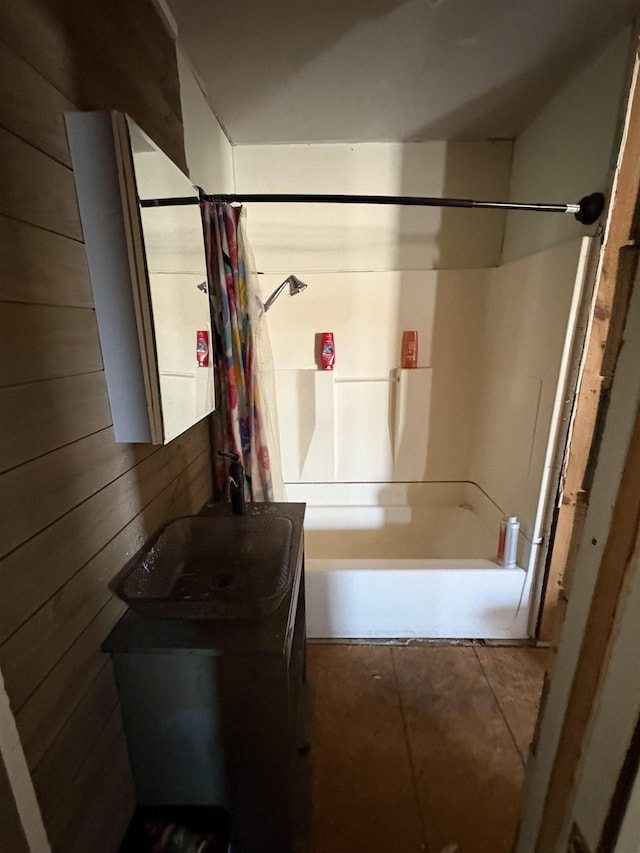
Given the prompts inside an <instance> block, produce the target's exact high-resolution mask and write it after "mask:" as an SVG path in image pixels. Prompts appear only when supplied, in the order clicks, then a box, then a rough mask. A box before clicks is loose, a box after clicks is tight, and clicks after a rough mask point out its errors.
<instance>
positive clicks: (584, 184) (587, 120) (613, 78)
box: [502, 29, 631, 262]
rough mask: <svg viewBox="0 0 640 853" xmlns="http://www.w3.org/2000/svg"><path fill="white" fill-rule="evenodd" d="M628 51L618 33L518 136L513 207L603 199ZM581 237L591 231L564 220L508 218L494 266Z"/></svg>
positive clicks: (627, 39) (626, 38)
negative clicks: (589, 197)
mask: <svg viewBox="0 0 640 853" xmlns="http://www.w3.org/2000/svg"><path fill="white" fill-rule="evenodd" d="M630 46H631V32H630V30H629V29H626V30H624V31H623V32H622V33H620V35H618V36H617V37H616V38H615V39H614V40H613V41H612V42H611V43H610V44H609V45H608V46H607V48H606V49H605V50H604V51H603V52H602V53H601V54H600V55H599V56H598V57H597V58H596V59H594V60H593V61H592V62H590V63H589V64H588V65H587V66H586V67H585V68H584V69H583V70H582V71H581V72H580V73H579V74H577V75H576V76H575V77H573V78H572V79H571V80H570V81H569V83H567V84H566V85H565V86H564V87H563V88H562V89H560V90H559V91H558V92H557V94H556V95H555V97H554V98H553V99H552V100H551V101H550V102H549V103H548V104H547V106H546V107H545V109H544V110H543V111H542V112H541V113H540V115H539V116H538V118H537V119H536V120H535V121H534V122H532V124H531V125H529V127H528V128H527V129H526V130H525V131H524V133H522V134H521V135H520V136H519V137H518V139H517V140H516V143H515V147H514V152H513V169H512V178H511V189H510V198H511V199H512V200H513V201H548V202H561V203H566V202H577V201H579V199H580V198H582V197H583V196H585V195H588V194H590V193H592V192H596V191H600V192H605V193H606V192H607V189H608V177H609V173H610V171H611V170H612V169H613V166H614V164H615V154H616V152H615V151H614V150H613V149H614V143H616V142H619V139H618V132H619V112H620V105H621V98H622V93H623V84H624V82H625V79H626V69H627V66H628V62H629V57H630ZM588 233H595V226H591V227H590V228H587V227H584V226H581V225H580V223H578V222H577V221H576V220H575V218H574V217H573V216H572V215H568V214H560V213H558V214H540V213H521V212H510V213H508V214H507V221H506V229H505V239H504V249H503V254H502V260H503V262H509V261H513V260H516V259H518V258H523V257H525V256H526V255H530V254H532V253H534V252H538V251H540V250H542V249H546V248H550V247H551V246H557V245H560V244H561V243H565V242H567V241H568V240H571V239H574V238H575V237H578V236H580V235H582V234H588Z"/></svg>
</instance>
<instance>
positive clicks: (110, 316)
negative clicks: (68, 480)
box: [65, 112, 214, 444]
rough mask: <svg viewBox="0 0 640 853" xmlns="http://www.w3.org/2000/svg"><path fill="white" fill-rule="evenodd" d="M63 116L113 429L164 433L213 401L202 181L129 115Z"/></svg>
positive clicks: (123, 433)
mask: <svg viewBox="0 0 640 853" xmlns="http://www.w3.org/2000/svg"><path fill="white" fill-rule="evenodd" d="M65 118H66V122H67V132H68V135H69V144H70V150H71V156H72V162H73V169H74V177H75V180H76V188H77V193H78V204H79V208H80V216H81V220H82V226H83V231H84V236H85V246H86V250H87V258H88V261H89V270H90V273H91V283H92V287H93V292H94V299H95V305H96V316H97V320H98V329H99V332H100V343H101V347H102V353H103V359H104V364H105V372H106V375H107V386H108V390H109V400H110V403H111V411H112V414H113V421H114V430H115V434H116V440H117V441H127V442H130V441H133V442H151V443H153V444H162V443H167V442H168V441H171V439H173V438H175V437H176V436H178V435H180V434H181V433H182V432H184V431H185V430H187V429H188V428H189V427H191V426H192V425H193V424H195V423H197V421H199V420H201V419H202V418H203V417H205V416H206V415H208V414H209V413H210V412H211V411H213V408H214V390H213V387H214V386H213V360H212V354H211V352H210V346H211V320H210V309H209V298H208V293H207V287H206V281H207V274H206V262H205V253H204V239H203V233H202V222H201V218H200V208H199V205H198V203H197V201H198V193H197V191H196V190H195V188H194V187H193V185H192V184H191V182H190V181H189V179H188V178H187V177H186V175H184V174H183V173H182V172H181V171H180V169H179V168H178V167H177V166H176V165H175V164H174V163H173V162H172V161H171V160H170V159H169V158H168V157H167V156H166V155H165V154H164V153H163V152H162V151H161V149H160V148H159V147H158V146H157V145H155V143H154V142H153V141H152V140H151V139H149V137H148V136H146V134H144V133H143V132H142V130H141V129H140V128H139V127H138V126H137V125H136V124H135V122H133V121H132V120H131V119H130V118H129V117H128V116H125V115H124V114H122V113H115V112H112V113H104V112H98V113H69V114H67V115H66V116H65ZM174 197H178V198H193V199H194V203H193V204H189V205H175V206H170V207H141V206H140V199H159V198H174Z"/></svg>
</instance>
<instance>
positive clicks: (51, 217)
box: [0, 128, 82, 240]
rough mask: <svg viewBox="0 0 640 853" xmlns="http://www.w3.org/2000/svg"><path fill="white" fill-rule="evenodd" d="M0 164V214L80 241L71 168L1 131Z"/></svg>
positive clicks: (78, 217)
mask: <svg viewBox="0 0 640 853" xmlns="http://www.w3.org/2000/svg"><path fill="white" fill-rule="evenodd" d="M0 162H2V163H4V164H5V168H3V169H2V171H1V172H0V214H2V215H3V216H10V217H11V218H13V219H19V220H20V221H21V222H29V223H30V224H31V225H37V226H38V228H45V229H46V230H47V231H53V232H54V233H55V234H63V235H65V236H66V237H71V238H72V239H73V240H82V227H81V225H80V214H79V213H78V202H77V200H76V188H75V184H74V182H73V172H72V171H71V169H68V168H67V167H66V166H63V165H62V164H60V163H58V162H57V161H56V160H52V159H51V157H48V156H47V155H46V154H43V153H42V152H41V151H38V149H37V148H33V147H32V146H31V145H29V144H28V143H27V142H24V141H23V140H22V139H19V138H18V137H17V136H14V135H13V134H12V133H8V132H7V131H6V130H3V129H2V128H0ZM7 167H8V168H7Z"/></svg>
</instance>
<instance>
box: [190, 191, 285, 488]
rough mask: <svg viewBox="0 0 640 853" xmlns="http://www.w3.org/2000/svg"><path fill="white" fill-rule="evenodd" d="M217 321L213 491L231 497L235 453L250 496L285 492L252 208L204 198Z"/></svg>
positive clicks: (214, 321) (213, 310) (214, 319)
mask: <svg viewBox="0 0 640 853" xmlns="http://www.w3.org/2000/svg"><path fill="white" fill-rule="evenodd" d="M200 204H201V210H202V218H203V225H204V235H205V247H206V255H207V272H208V279H209V299H210V301H211V314H212V326H213V358H214V367H215V379H216V411H215V412H214V414H213V416H212V431H213V436H212V437H213V460H214V461H213V464H214V496H215V498H216V499H217V500H223V499H227V497H228V463H227V462H226V461H225V459H224V458H223V457H220V456H218V451H220V450H223V451H227V452H233V453H237V454H238V456H239V457H240V461H241V462H242V464H243V466H244V469H245V473H246V481H245V497H246V499H247V500H250V501H273V500H284V499H285V494H284V483H283V478H282V464H281V459H280V447H279V438H278V424H277V414H276V397H275V372H274V365H273V356H272V354H271V346H270V344H269V337H268V333H267V326H266V319H265V313H264V309H263V306H262V300H261V299H260V295H259V288H258V280H257V275H256V272H255V263H254V260H253V253H252V251H251V248H250V246H249V243H248V240H247V234H246V211H245V210H244V208H242V207H239V206H234V205H231V204H221V203H218V202H211V201H205V200H204V199H203V200H201V202H200Z"/></svg>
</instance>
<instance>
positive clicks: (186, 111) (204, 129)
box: [176, 47, 234, 193]
mask: <svg viewBox="0 0 640 853" xmlns="http://www.w3.org/2000/svg"><path fill="white" fill-rule="evenodd" d="M176 55H177V58H178V73H179V75H180V100H181V102H182V122H183V125H184V147H185V153H186V156H187V166H188V167H189V177H190V178H191V180H192V181H193V183H194V184H196V185H197V186H200V187H202V189H203V190H204V191H205V192H208V193H214V192H218V193H232V192H233V191H234V180H233V153H232V147H231V143H230V142H229V140H228V139H227V137H226V135H225V133H224V130H223V129H222V127H221V126H220V123H219V122H218V120H217V118H216V117H215V115H214V113H213V112H212V110H211V107H210V106H209V104H208V103H207V101H206V100H205V97H204V95H203V93H202V89H201V88H200V84H199V83H198V81H197V80H196V78H195V76H194V74H193V71H192V69H191V66H190V65H189V62H188V61H187V59H186V58H185V56H184V55H183V53H182V51H181V50H180V48H179V47H178V48H177V50H176Z"/></svg>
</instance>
